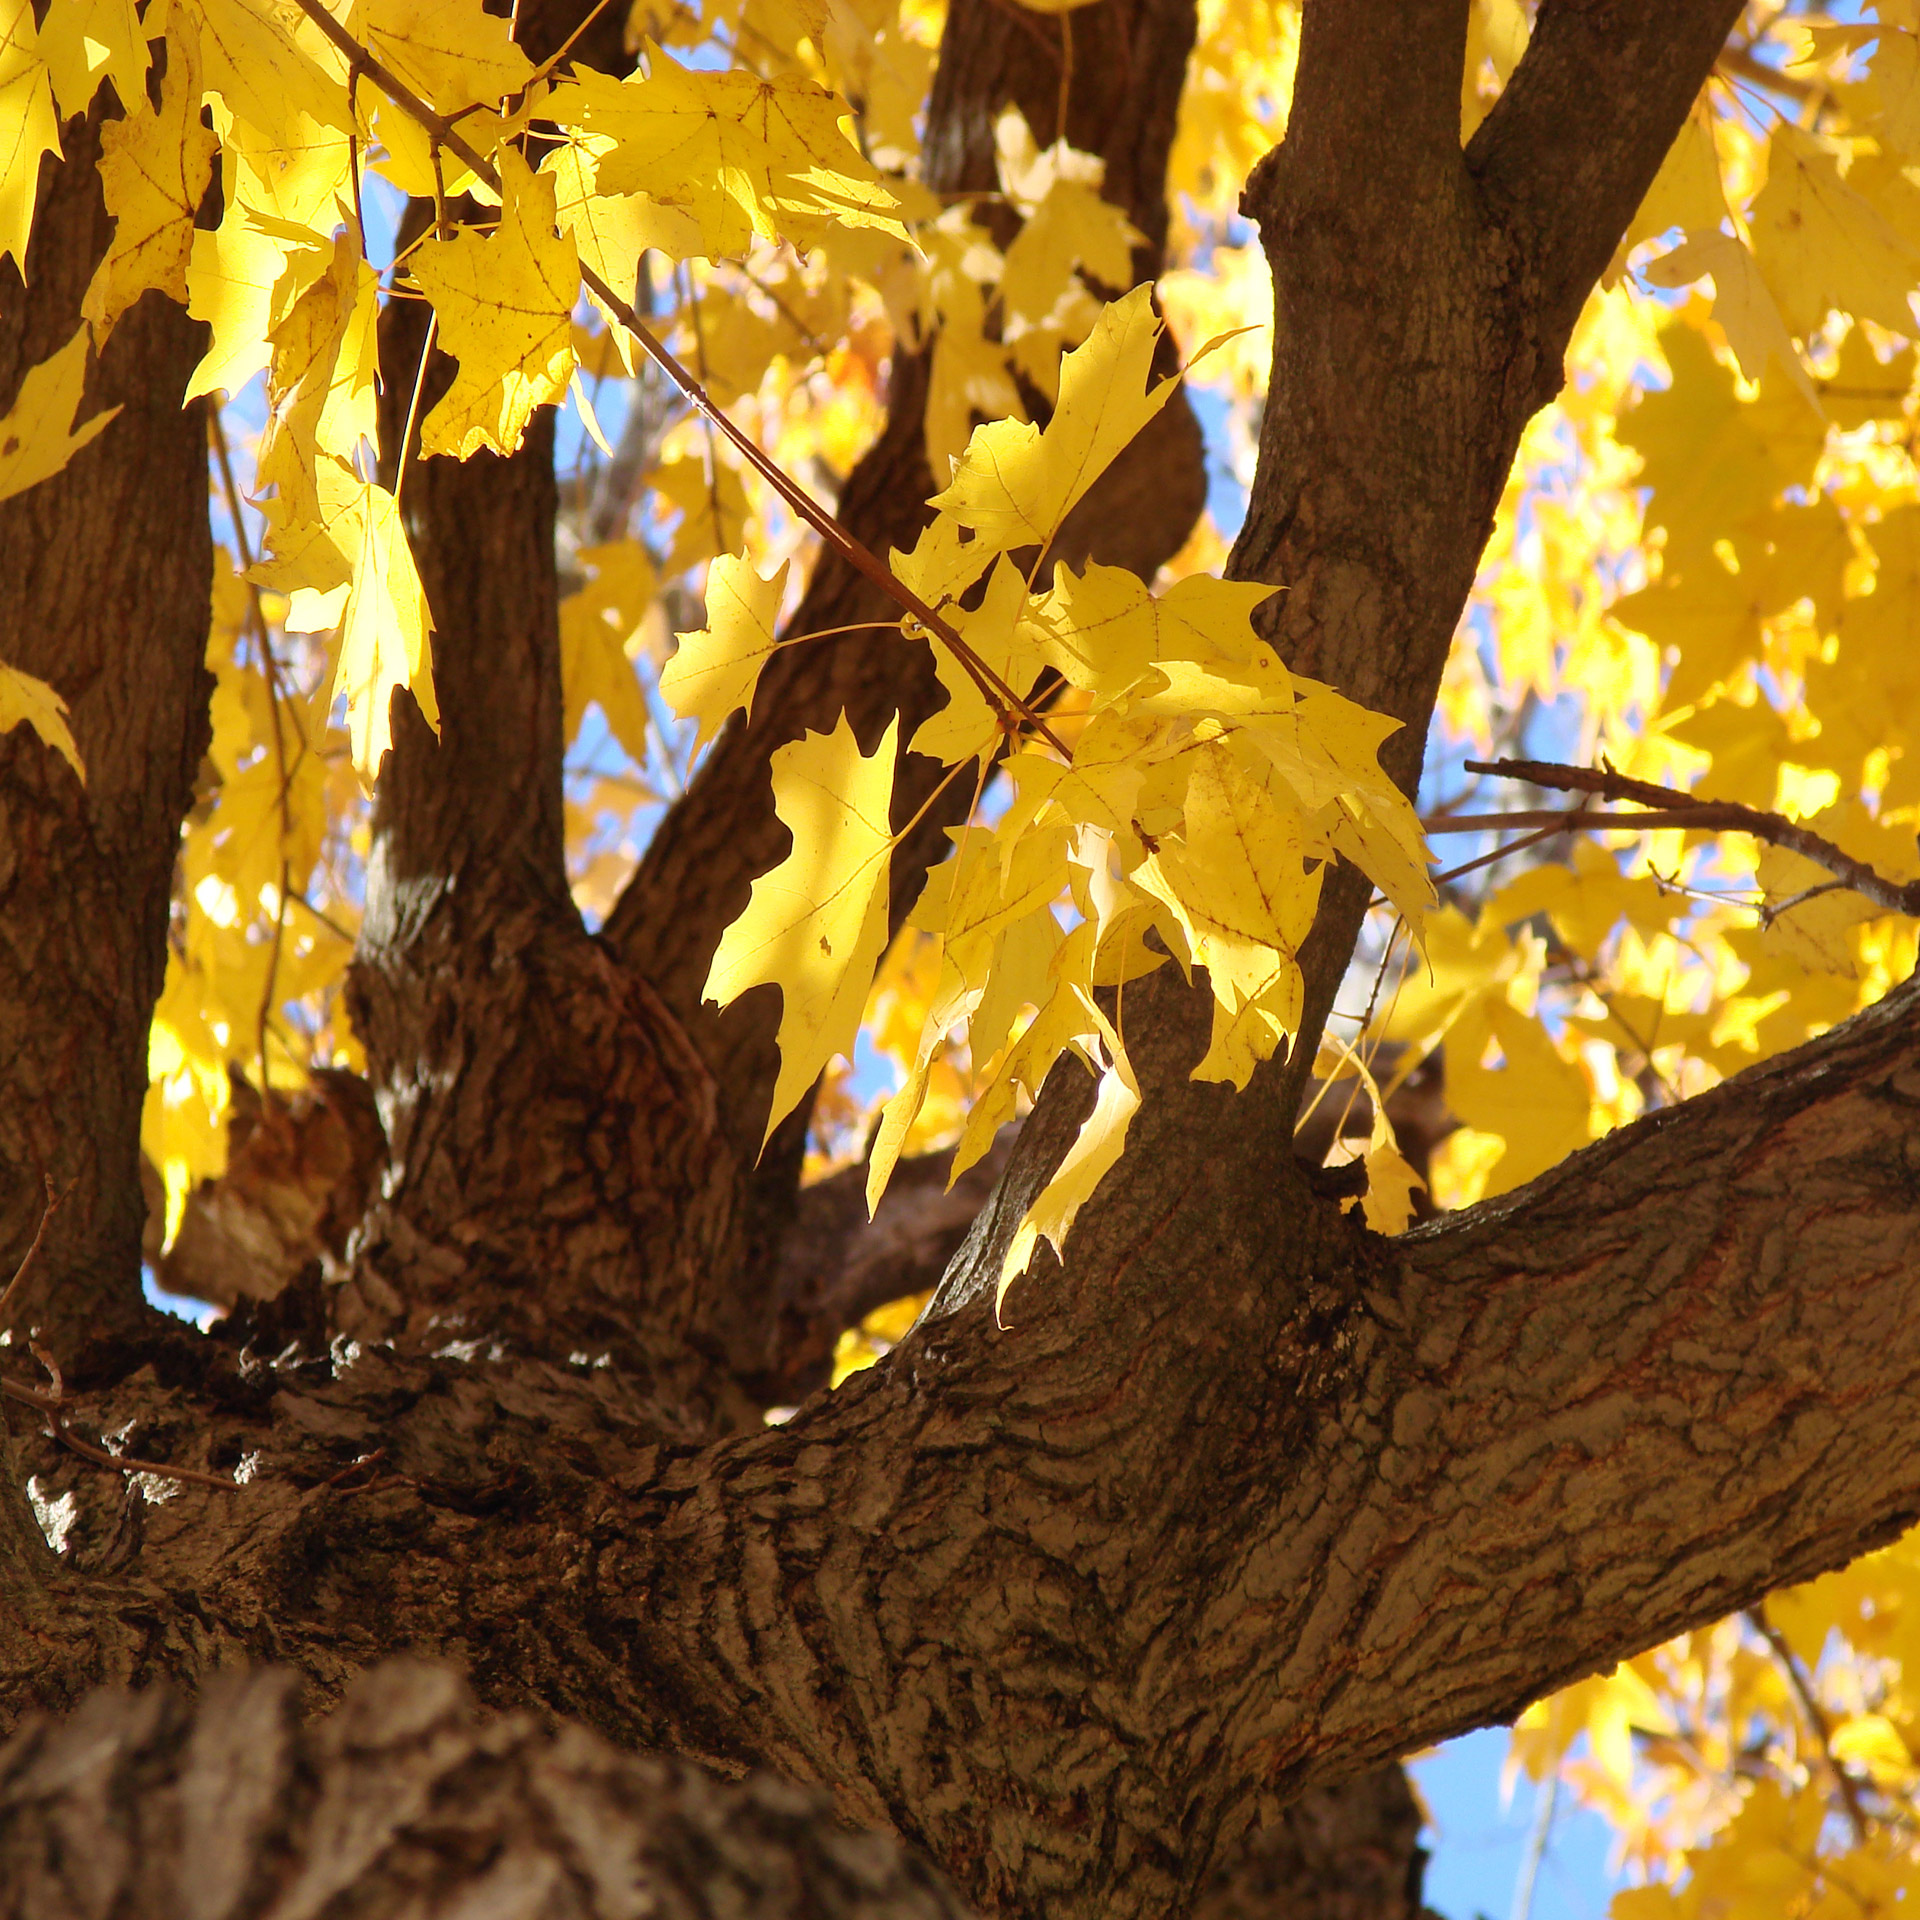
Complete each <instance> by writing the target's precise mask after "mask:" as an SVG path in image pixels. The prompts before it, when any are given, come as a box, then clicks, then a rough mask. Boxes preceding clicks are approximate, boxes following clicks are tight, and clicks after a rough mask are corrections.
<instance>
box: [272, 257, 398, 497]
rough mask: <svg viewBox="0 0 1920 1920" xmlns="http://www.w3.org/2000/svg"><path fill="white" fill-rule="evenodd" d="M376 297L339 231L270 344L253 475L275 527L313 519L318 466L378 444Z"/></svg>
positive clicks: (368, 271)
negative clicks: (269, 492) (275, 502)
mask: <svg viewBox="0 0 1920 1920" xmlns="http://www.w3.org/2000/svg"><path fill="white" fill-rule="evenodd" d="M378 291H379V276H378V275H377V274H375V272H374V271H373V269H372V268H371V267H370V266H368V264H367V263H366V261H365V260H363V259H362V258H361V257H360V247H359V243H358V242H357V240H356V239H355V238H354V237H353V235H352V234H351V233H349V232H347V231H345V230H344V229H343V230H342V231H341V232H340V233H339V234H338V235H336V236H335V239H334V245H333V253H332V257H331V259H330V260H329V261H328V262H327V265H326V270H325V271H324V272H323V273H322V274H321V275H320V276H319V277H318V278H317V279H316V280H315V281H314V283H313V285H312V286H310V287H309V288H308V289H307V290H306V292H305V293H303V294H302V295H301V296H300V298H299V299H298V300H297V301H295V302H294V304H293V307H292V309H291V310H290V311H289V312H288V314H287V316H286V318H285V319H284V320H282V321H281V322H280V323H279V325H278V326H276V327H275V328H274V330H273V332H272V334H271V336H270V338H271V341H272V346H273V363H272V371H271V373H270V375H269V378H268V383H267V398H268V404H269V408H270V412H269V417H268V421H267V426H266V430H265V432H263V433H262V435H261V437H260V448H259V452H258V455H257V456H256V459H255V468H254V471H255V477H256V480H257V481H258V483H259V485H260V486H261V487H263V488H264V487H269V486H271V487H274V488H276V489H277V490H278V493H279V499H280V509H279V511H280V517H281V518H282V520H283V521H286V522H289V523H295V524H297V523H303V522H307V521H312V520H317V519H319V518H320V504H319V499H318V492H317V489H318V479H317V466H318V462H319V460H320V459H321V458H322V457H323V456H325V457H329V458H331V459H333V460H335V461H337V462H341V463H346V464H351V462H352V460H353V457H354V455H355V454H356V453H357V452H358V450H359V446H360V443H361V441H362V440H368V441H373V442H375V444H377V439H376V436H377V433H378V428H379V416H378V412H377V404H376V400H375V392H374V377H375V374H376V372H377V369H378V363H379V347H378V341H377V338H376V334H375V327H376V322H377V316H378V304H377V302H378Z"/></svg>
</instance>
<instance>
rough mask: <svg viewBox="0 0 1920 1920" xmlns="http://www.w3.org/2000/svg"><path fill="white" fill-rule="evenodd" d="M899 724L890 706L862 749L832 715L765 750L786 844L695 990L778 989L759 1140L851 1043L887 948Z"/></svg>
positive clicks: (720, 997) (726, 998)
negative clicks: (768, 1101) (773, 1055)
mask: <svg viewBox="0 0 1920 1920" xmlns="http://www.w3.org/2000/svg"><path fill="white" fill-rule="evenodd" d="M899 731H900V720H899V716H898V715H897V714H896V715H895V716H894V718H893V719H892V720H891V721H889V722H888V724H887V730H886V733H885V734H884V735H883V736H882V737H881V740H880V744H879V746H877V747H876V748H875V749H874V751H873V753H872V754H871V755H870V756H865V757H863V756H862V754H861V752H860V745H859V742H858V741H857V740H855V738H854V737H853V729H852V727H850V726H849V725H848V724H847V717H846V715H845V714H842V715H841V716H840V719H839V721H838V722H837V723H836V725H835V726H834V729H833V731H832V732H831V733H809V734H807V735H806V736H805V737H804V738H802V739H799V740H795V741H793V742H791V743H790V744H788V745H787V746H784V747H780V748H778V749H777V750H776V751H775V752H774V754H773V757H772V766H773V796H774V811H775V812H776V813H777V814H778V815H779V817H780V819H781V821H782V822H783V824H784V825H785V826H786V827H787V829H788V830H789V831H790V832H791V833H792V835H793V848H792V851H791V852H790V853H789V854H788V855H787V857H786V858H785V859H784V860H783V861H781V863H780V864H779V865H778V866H777V867H775V868H774V869H773V871H772V872H771V873H765V874H762V875H761V876H760V878H759V879H758V880H756V881H755V882H754V883H753V893H752V897H751V898H750V899H749V900H748V902H747V905H746V908H745V910H744V911H743V912H742V913H741V915H740V917H739V918H738V919H737V920H735V921H734V922H733V924H732V925H731V926H729V927H728V928H727V930H726V932H725V933H724V934H723V935H722V936H721V940H720V947H719V951H718V952H717V953H715V955H714V956H713V965H712V967H711V968H710V969H709V971H708V974H707V981H706V985H705V987H704V988H703V989H702V990H701V997H702V998H703V999H705V1000H710V1001H712V1002H713V1003H714V1004H715V1005H716V1006H722V1007H724V1006H729V1005H731V1004H732V1002H733V1001H735V1000H737V999H738V998H739V997H740V995H741V994H743V993H745V992H746V991H747V990H748V988H750V987H757V986H762V985H768V984H771V985H776V986H778V987H779V989H780V998H781V1009H780V1032H779V1046H780V1073H779V1077H778V1079H777V1080H776V1081H775V1083H774V1089H773V1104H772V1108H771V1110H770V1111H769V1113H768V1115H767V1133H766V1137H768V1138H770V1137H771V1136H772V1133H773V1130H774V1128H775V1127H776V1126H778V1125H779V1124H780V1122H781V1121H782V1120H783V1119H784V1118H785V1117H786V1116H787V1115H788V1114H789V1113H791V1112H792V1111H793V1109H794V1107H795V1106H797V1105H798V1104H799V1102H800V1100H801V1098H802V1097H803V1096H804V1094H805V1093H806V1091H807V1089H808V1088H809V1087H810V1086H812V1085H813V1083H814V1081H815V1080H817V1079H818V1078H819V1076H820V1071H821V1069H822V1068H823V1067H825V1065H826V1064H827V1062H828V1061H829V1060H830V1059H832V1058H833V1056H834V1055H835V1054H836V1053H845V1054H850V1053H851V1052H852V1050H853V1042H854V1036H855V1035H856V1034H857V1033H858V1032H859V1030H860V1015H861V1012H862V1010H863V1009H864V1008H865V1006H866V1000H867V988H868V986H869V984H870V983H871V981H872V979H873V970H874V968H875V967H876V966H877V965H878V964H879V961H880V956H881V954H882V953H883V952H884V951H885V950H886V944H887V871H888V854H889V852H890V851H891V848H892V845H893V834H892V830H891V827H890V826H889V823H888V818H887V808H888V803H889V800H890V798H891V796H892V792H893V763H894V754H895V746H896V742H897V740H898V736H899Z"/></svg>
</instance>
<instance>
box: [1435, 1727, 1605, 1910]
mask: <svg viewBox="0 0 1920 1920" xmlns="http://www.w3.org/2000/svg"><path fill="white" fill-rule="evenodd" d="M1507 1748H1508V1735H1507V1732H1506V1730H1505V1729H1504V1728H1501V1727H1484V1728H1482V1729H1480V1731H1478V1732H1477V1733H1469V1734H1463V1735H1462V1736H1461V1737H1460V1738H1459V1739H1457V1740H1449V1741H1447V1742H1446V1743H1445V1744H1444V1745H1442V1746H1439V1747H1435V1748H1433V1749H1432V1750H1431V1751H1430V1752H1428V1753H1426V1754H1424V1755H1422V1756H1421V1757H1420V1758H1419V1759H1417V1760H1415V1761H1413V1762H1411V1764H1410V1771H1411V1773H1412V1775H1413V1779H1414V1783H1415V1785H1416V1786H1417V1787H1418V1789H1419V1792H1420V1797H1421V1799H1422V1800H1423V1801H1424V1802H1425V1803H1426V1809H1427V1813H1428V1816H1429V1818H1428V1824H1427V1827H1426V1830H1425V1833H1424V1835H1423V1840H1424V1843H1425V1845H1426V1847H1427V1849H1428V1854H1429V1859H1428V1862H1427V1875H1426V1888H1425V1893H1426V1904H1427V1905H1428V1906H1429V1907H1431V1908H1432V1909H1433V1910H1434V1911H1435V1912H1437V1913H1439V1914H1441V1915H1443V1916H1445V1920H1604V1916H1605V1914H1606V1912H1607V1909H1608V1906H1609V1905H1610V1903H1611V1901H1612V1897H1613V1894H1614V1893H1615V1892H1616V1891H1617V1890H1618V1889H1619V1888H1620V1887H1621V1886H1623V1885H1624V1884H1625V1881H1624V1880H1623V1879H1622V1877H1621V1876H1620V1875H1619V1873H1618V1872H1617V1871H1616V1870H1615V1868H1614V1867H1613V1865H1612V1862H1611V1858H1610V1855H1611V1852H1612V1847H1613V1829H1612V1828H1611V1827H1610V1826H1608V1824H1607V1823H1606V1821H1605V1820H1603V1819H1601V1817H1600V1816H1599V1815H1598V1814H1596V1813H1592V1812H1590V1811H1588V1810H1587V1809H1585V1808H1583V1807H1580V1806H1579V1805H1577V1804H1576V1803H1575V1802H1574V1801H1573V1799H1572V1798H1571V1797H1570V1796H1569V1795H1568V1794H1566V1793H1565V1792H1564V1791H1563V1792H1561V1793H1559V1794H1558V1795H1556V1796H1555V1797H1554V1799H1553V1802H1552V1804H1551V1806H1550V1807H1549V1806H1548V1805H1547V1804H1546V1802H1545V1798H1544V1795H1545V1789H1544V1788H1542V1787H1536V1786H1535V1785H1534V1783H1533V1782H1532V1781H1530V1780H1528V1779H1526V1778H1525V1777H1524V1776H1522V1777H1521V1778H1520V1779H1519V1780H1518V1781H1516V1782H1515V1783H1514V1786H1513V1790H1512V1793H1511V1795H1509V1794H1508V1793H1507V1792H1506V1791H1505V1788H1504V1784H1503V1780H1502V1775H1503V1772H1504V1770H1505V1767H1506V1761H1507ZM1543 1824H1544V1831H1543ZM1536 1846H1537V1847H1538V1849H1539V1865H1538V1868H1537V1870H1536V1872H1535V1873H1534V1875H1533V1881H1532V1897H1531V1903H1530V1906H1529V1908H1528V1911H1527V1913H1526V1915H1525V1916H1524V1917H1523V1916H1522V1915H1521V1912H1520V1897H1521V1892H1522V1889H1523V1887H1524V1886H1525V1885H1526V1879H1527V1862H1528V1857H1529V1853H1530V1852H1531V1851H1532V1850H1533V1849H1534V1848H1535V1847H1536Z"/></svg>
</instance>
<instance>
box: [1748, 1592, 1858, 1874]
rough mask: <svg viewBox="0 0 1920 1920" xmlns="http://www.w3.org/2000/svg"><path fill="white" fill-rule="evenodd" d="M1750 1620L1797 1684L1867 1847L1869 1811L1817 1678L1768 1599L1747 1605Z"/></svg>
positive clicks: (1809, 1722)
mask: <svg viewBox="0 0 1920 1920" xmlns="http://www.w3.org/2000/svg"><path fill="white" fill-rule="evenodd" d="M1746 1618H1747V1624H1748V1625H1749V1626H1750V1627H1752V1629H1753V1630H1754V1632H1755V1633H1757V1634H1758V1635H1759V1636H1760V1638H1761V1639H1762V1640H1764V1641H1765V1642H1766V1643H1767V1647H1768V1650H1769V1651H1770V1652H1771V1653H1772V1655H1773V1657H1774V1659H1775V1660H1777V1661H1778V1662H1779V1663H1780V1666H1781V1669H1782V1670H1783V1671H1784V1672H1785V1674H1786V1676H1787V1679H1788V1682H1789V1683H1790V1684H1791V1685H1792V1687H1793V1693H1794V1698H1795V1699H1796V1700H1798V1701H1799V1702H1800V1711H1801V1712H1802V1713H1803V1714H1805V1715H1806V1719H1807V1725H1808V1726H1809V1727H1811V1728H1812V1729H1813V1737H1814V1738H1815V1739H1816V1740H1817V1741H1818V1742H1819V1743H1820V1757H1821V1759H1822V1760H1823V1761H1825V1763H1826V1768H1827V1771H1828V1772H1829V1773H1830V1774H1832V1775H1833V1783H1834V1785H1835V1786H1836V1787H1838V1788H1839V1790H1840V1798H1841V1799H1842V1800H1843V1801H1844V1802H1845V1803H1846V1809H1847V1819H1848V1821H1849V1822H1850V1823H1851V1825H1852V1827H1853V1838H1854V1843H1855V1844H1856V1845H1857V1846H1862V1847H1864V1846H1865V1845H1866V1844H1867V1811H1866V1808H1865V1807H1863V1806H1862V1805H1861V1804H1860V1787H1859V1783H1858V1782H1857V1781H1856V1780H1855V1779H1854V1777H1853V1775H1852V1774H1850V1773H1849V1772H1848V1771H1847V1770H1846V1768H1845V1767H1843V1766H1842V1765H1841V1764H1840V1762H1839V1760H1838V1759H1837V1758H1836V1757H1835V1755H1834V1751H1833V1728H1832V1725H1831V1724H1830V1723H1829V1721H1828V1719H1827V1715H1826V1709H1825V1708H1824V1707H1822V1706H1821V1704H1820V1701H1819V1698H1818V1696H1817V1695H1816V1694H1815V1693H1814V1691H1813V1682H1812V1680H1811V1679H1810V1678H1809V1677H1808V1674H1807V1670H1806V1668H1805V1667H1803V1666H1802V1665H1801V1664H1800V1662H1799V1660H1798V1659H1797V1658H1796V1657H1795V1655H1794V1651H1793V1649H1792V1648H1791V1647H1790V1646H1788V1645H1787V1642H1786V1638H1785V1636H1784V1635H1783V1634H1782V1633H1781V1632H1780V1629H1779V1628H1778V1627H1776V1626H1775V1625H1774V1624H1773V1622H1772V1621H1771V1620H1769V1619H1768V1618H1767V1610H1766V1603H1765V1602H1764V1601H1762V1602H1761V1604H1760V1605H1759V1606H1757V1607H1749V1608H1748V1609H1747V1615H1746Z"/></svg>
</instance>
